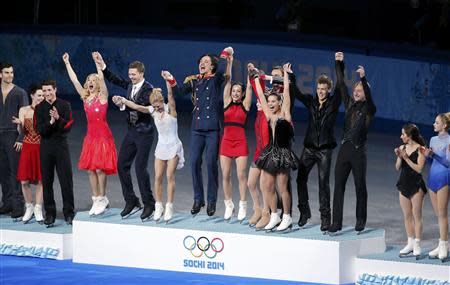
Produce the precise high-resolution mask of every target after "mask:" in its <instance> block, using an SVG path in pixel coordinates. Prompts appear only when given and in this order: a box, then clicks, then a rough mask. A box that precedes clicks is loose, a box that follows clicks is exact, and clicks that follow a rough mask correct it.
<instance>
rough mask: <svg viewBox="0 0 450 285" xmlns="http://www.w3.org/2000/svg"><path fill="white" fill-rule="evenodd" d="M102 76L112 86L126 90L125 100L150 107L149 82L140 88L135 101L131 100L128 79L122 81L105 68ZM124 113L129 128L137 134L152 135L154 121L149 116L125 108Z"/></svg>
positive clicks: (130, 86) (150, 86)
mask: <svg viewBox="0 0 450 285" xmlns="http://www.w3.org/2000/svg"><path fill="white" fill-rule="evenodd" d="M103 75H104V76H105V78H106V80H108V81H109V82H111V83H112V84H114V85H116V86H119V87H121V88H123V89H125V90H127V96H126V98H127V99H128V100H131V101H133V102H134V103H136V104H138V105H141V106H149V105H150V100H149V99H150V94H151V93H152V90H153V85H152V84H150V83H149V82H147V81H145V82H144V84H143V85H142V87H141V88H140V89H139V91H138V92H137V93H136V95H135V99H133V98H131V91H132V88H133V83H132V82H131V80H130V79H123V78H122V77H120V76H118V75H116V74H115V73H113V72H112V71H111V70H109V69H108V67H106V68H105V69H104V70H103ZM125 112H126V114H127V122H128V124H129V125H130V126H134V127H135V128H136V130H137V131H138V132H139V133H152V132H153V130H154V125H155V123H154V121H153V117H152V116H151V115H150V114H145V113H141V112H138V111H136V110H133V109H131V108H128V107H125Z"/></svg>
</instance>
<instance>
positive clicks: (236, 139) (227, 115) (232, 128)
mask: <svg viewBox="0 0 450 285" xmlns="http://www.w3.org/2000/svg"><path fill="white" fill-rule="evenodd" d="M246 121H247V110H245V108H244V105H243V104H242V102H239V103H236V102H231V103H230V104H228V106H227V107H225V109H224V127H225V128H224V133H223V136H222V140H221V142H220V155H223V156H228V157H239V156H248V144H247V138H246V136H245V122H246Z"/></svg>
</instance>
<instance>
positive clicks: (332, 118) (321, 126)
mask: <svg viewBox="0 0 450 285" xmlns="http://www.w3.org/2000/svg"><path fill="white" fill-rule="evenodd" d="M335 68H336V77H337V78H338V81H339V78H341V79H342V80H343V78H344V63H343V62H341V61H336V63H335ZM290 76H291V82H294V84H292V85H293V86H295V88H294V92H295V98H297V99H298V100H300V102H302V103H303V105H305V107H306V109H307V110H308V116H309V118H308V128H307V130H306V135H305V140H304V141H303V145H304V146H305V147H307V148H312V149H316V150H322V149H333V148H335V147H336V145H337V144H336V139H335V136H334V125H335V123H336V117H337V114H338V112H339V106H340V105H341V95H340V94H339V93H340V92H341V89H339V88H335V89H334V92H333V95H329V96H328V99H327V100H326V101H325V102H324V103H323V104H322V107H320V103H319V98H318V97H317V94H316V96H312V95H311V94H303V93H302V92H301V91H300V90H299V89H298V87H297V85H296V84H295V76H294V75H293V74H291V75H290Z"/></svg>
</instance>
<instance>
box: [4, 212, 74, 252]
mask: <svg viewBox="0 0 450 285" xmlns="http://www.w3.org/2000/svg"><path fill="white" fill-rule="evenodd" d="M0 254H2V255H18V256H31V257H40V258H50V259H60V260H62V259H71V258H72V226H69V225H66V223H65V222H64V220H60V219H57V220H56V221H55V226H54V227H52V228H47V227H46V226H45V225H41V224H39V223H37V222H36V221H35V220H34V219H33V220H31V221H30V222H29V223H27V224H24V223H23V222H22V221H18V222H15V221H13V219H11V218H10V217H8V216H0Z"/></svg>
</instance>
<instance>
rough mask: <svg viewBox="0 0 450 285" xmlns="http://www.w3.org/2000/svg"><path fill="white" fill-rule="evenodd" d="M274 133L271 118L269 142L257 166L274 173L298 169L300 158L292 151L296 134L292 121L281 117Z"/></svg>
mask: <svg viewBox="0 0 450 285" xmlns="http://www.w3.org/2000/svg"><path fill="white" fill-rule="evenodd" d="M272 133H273V131H272V124H271V122H270V120H269V144H268V145H267V146H266V147H265V148H264V149H263V150H262V152H261V155H260V156H259V158H258V159H257V160H256V162H255V164H256V166H257V167H258V168H260V169H262V170H264V171H267V172H269V173H270V174H273V175H275V174H277V173H280V172H288V171H290V170H291V169H297V164H298V159H297V157H296V156H295V154H294V153H293V152H292V151H291V141H292V138H293V136H294V130H293V129H292V125H291V123H289V122H288V121H286V120H284V119H281V118H279V119H278V120H277V122H276V124H275V135H274V136H273V135H272Z"/></svg>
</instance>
